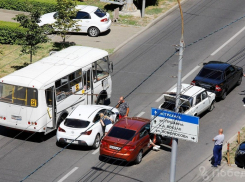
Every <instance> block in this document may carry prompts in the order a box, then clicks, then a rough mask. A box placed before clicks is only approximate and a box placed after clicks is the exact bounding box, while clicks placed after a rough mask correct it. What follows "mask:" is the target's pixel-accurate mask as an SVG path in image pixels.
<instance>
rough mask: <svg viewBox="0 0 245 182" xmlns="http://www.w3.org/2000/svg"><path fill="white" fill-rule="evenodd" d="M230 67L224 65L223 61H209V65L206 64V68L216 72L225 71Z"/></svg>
mask: <svg viewBox="0 0 245 182" xmlns="http://www.w3.org/2000/svg"><path fill="white" fill-rule="evenodd" d="M229 66H230V64H229V63H224V62H221V61H209V62H208V63H204V66H203V67H204V68H210V69H215V70H220V71H224V70H226V68H228V67H229Z"/></svg>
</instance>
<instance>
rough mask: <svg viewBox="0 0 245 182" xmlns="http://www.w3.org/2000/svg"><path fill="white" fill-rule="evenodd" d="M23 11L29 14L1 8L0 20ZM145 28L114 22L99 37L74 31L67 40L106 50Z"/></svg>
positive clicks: (8, 19) (56, 36)
mask: <svg viewBox="0 0 245 182" xmlns="http://www.w3.org/2000/svg"><path fill="white" fill-rule="evenodd" d="M21 13H24V14H27V13H26V12H20V11H13V10H5V9H0V21H10V22H15V21H14V20H13V19H12V18H14V17H15V16H16V15H17V14H21ZM143 29H144V27H133V26H125V25H118V24H116V23H112V25H111V29H110V30H109V31H108V32H105V33H102V34H100V35H99V36H98V37H89V36H88V35H87V34H85V33H84V34H82V33H74V34H69V35H68V36H67V39H66V41H69V42H74V43H76V45H83V46H89V47H96V48H100V49H105V50H106V49H115V48H117V47H118V46H120V45H122V44H124V43H126V42H125V41H127V40H128V39H129V38H131V37H133V36H135V35H136V34H137V33H139V32H140V31H141V30H143ZM49 37H50V38H51V40H52V42H60V41H62V38H61V37H60V36H58V35H50V36H49Z"/></svg>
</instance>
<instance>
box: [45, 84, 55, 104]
mask: <svg viewBox="0 0 245 182" xmlns="http://www.w3.org/2000/svg"><path fill="white" fill-rule="evenodd" d="M52 90H53V88H52V87H50V88H48V89H46V90H45V96H46V103H47V106H49V107H52V101H53V100H52Z"/></svg>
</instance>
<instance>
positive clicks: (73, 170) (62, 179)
mask: <svg viewBox="0 0 245 182" xmlns="http://www.w3.org/2000/svg"><path fill="white" fill-rule="evenodd" d="M77 169H78V167H74V168H73V169H72V170H71V171H70V172H69V173H67V174H66V175H65V176H64V177H63V178H61V179H60V180H59V181H58V182H62V181H64V180H65V179H66V178H68V176H70V175H71V174H72V173H74V172H75V171H76V170H77Z"/></svg>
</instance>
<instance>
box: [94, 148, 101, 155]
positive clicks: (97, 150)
mask: <svg viewBox="0 0 245 182" xmlns="http://www.w3.org/2000/svg"><path fill="white" fill-rule="evenodd" d="M99 150H100V148H97V149H96V150H95V151H94V152H93V153H92V154H96V153H98V152H99Z"/></svg>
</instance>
